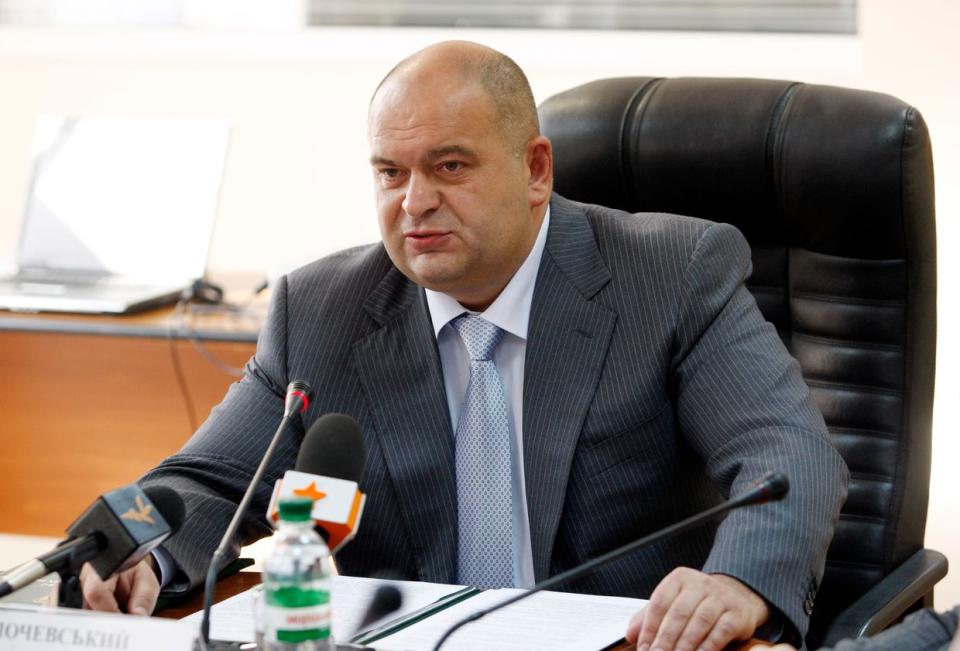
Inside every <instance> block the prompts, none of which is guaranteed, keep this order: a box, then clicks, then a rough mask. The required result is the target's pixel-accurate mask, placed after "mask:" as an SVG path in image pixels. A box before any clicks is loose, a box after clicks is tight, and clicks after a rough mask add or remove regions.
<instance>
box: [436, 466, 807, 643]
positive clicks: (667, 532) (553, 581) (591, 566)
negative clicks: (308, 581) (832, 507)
mask: <svg viewBox="0 0 960 651" xmlns="http://www.w3.org/2000/svg"><path fill="white" fill-rule="evenodd" d="M789 490H790V480H788V479H787V476H786V475H784V474H783V473H779V472H771V473H768V474H766V475H765V476H764V477H763V478H762V479H761V480H760V481H758V482H756V483H755V484H754V485H753V487H752V488H751V489H750V490H748V491H747V492H746V493H743V494H742V495H740V496H739V497H735V498H733V499H729V500H727V501H726V502H721V503H720V504H717V505H716V506H713V507H711V508H709V509H707V510H706V511H703V512H701V513H698V514H696V515H692V516H690V517H689V518H687V519H686V520H681V521H680V522H677V523H676V524H672V525H670V526H669V527H666V528H665V529H661V530H660V531H656V532H654V533H652V534H650V535H649V536H644V537H643V538H641V539H639V540H634V541H633V542H631V543H627V544H626V545H623V546H622V547H618V548H617V549H614V550H612V551H609V552H607V553H606V554H602V555H600V556H598V557H596V558H594V559H593V560H589V561H587V562H586V563H583V564H582V565H578V566H577V567H574V568H571V569H569V570H567V571H566V572H561V573H560V574H556V575H554V576H552V577H550V578H549V579H546V580H544V581H541V582H540V583H538V584H536V585H535V586H533V587H532V588H530V589H529V590H528V591H526V592H523V593H521V594H518V595H516V596H514V597H510V598H509V599H504V600H503V601H501V602H500V603H498V604H494V605H493V606H490V607H489V608H485V609H483V610H479V611H477V612H475V613H473V614H472V615H470V616H468V617H465V618H464V619H461V620H460V621H459V622H457V623H456V624H454V625H453V626H451V627H450V628H448V629H447V631H446V633H444V634H443V636H442V637H441V638H440V640H439V641H438V642H437V644H436V646H434V647H433V651H439V649H440V647H441V646H443V643H444V642H446V641H447V639H448V638H449V637H450V636H451V635H453V634H454V632H456V631H457V630H458V629H460V628H461V627H463V626H466V625H467V624H469V623H471V622H475V621H477V620H478V619H481V618H482V617H484V616H486V615H489V614H490V613H492V612H494V611H497V610H500V609H501V608H505V607H507V606H509V605H510V604H513V603H516V602H518V601H520V600H521V599H526V598H527V597H529V596H531V595H534V594H536V593H538V592H540V591H542V590H548V589H550V588H553V587H556V586H558V585H560V584H562V583H566V582H567V581H572V580H574V579H579V578H580V577H582V576H585V575H587V574H590V573H591V572H593V571H594V570H595V569H597V568H598V567H601V566H603V565H606V564H607V563H610V562H611V561H614V560H616V559H618V558H620V557H621V556H625V555H626V554H629V553H630V552H632V551H634V550H637V549H640V548H641V547H646V546H647V545H650V544H653V543H655V542H659V541H660V540H663V539H664V538H669V537H670V536H672V535H674V534H678V533H680V532H683V531H686V530H688V529H692V528H693V527H697V526H699V525H701V524H703V523H705V522H707V521H709V520H712V519H713V518H715V517H717V516H718V515H723V514H724V513H726V512H728V511H732V510H734V509H738V508H740V507H743V506H750V505H753V504H764V503H766V502H776V501H778V500H782V499H783V498H784V496H786V494H787V492H788V491H789Z"/></svg>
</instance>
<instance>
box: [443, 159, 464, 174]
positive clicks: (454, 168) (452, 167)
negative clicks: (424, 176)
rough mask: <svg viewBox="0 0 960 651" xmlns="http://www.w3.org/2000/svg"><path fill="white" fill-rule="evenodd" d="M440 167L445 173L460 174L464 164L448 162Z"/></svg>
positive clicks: (453, 161)
mask: <svg viewBox="0 0 960 651" xmlns="http://www.w3.org/2000/svg"><path fill="white" fill-rule="evenodd" d="M440 167H441V168H442V169H443V171H444V172H459V171H460V170H461V169H462V168H463V164H462V163H460V162H459V161H455V160H448V161H446V162H445V163H442V164H441V165H440Z"/></svg>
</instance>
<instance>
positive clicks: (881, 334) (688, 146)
mask: <svg viewBox="0 0 960 651" xmlns="http://www.w3.org/2000/svg"><path fill="white" fill-rule="evenodd" d="M540 118H541V122H542V128H543V132H544V133H545V134H546V135H547V136H549V137H550V138H551V140H552V141H553V143H554V149H555V173H556V185H555V189H556V191H557V192H559V193H560V194H562V195H564V196H566V197H567V198H569V199H575V200H578V201H585V202H589V203H598V204H603V205H607V206H612V207H616V208H622V209H624V210H628V211H631V212H638V211H659V212H671V213H679V214H685V215H694V216H697V217H702V218H705V219H710V220H713V221H718V222H728V223H731V224H734V225H735V226H737V227H738V228H739V229H740V230H741V231H742V232H743V233H744V235H745V236H746V238H747V239H748V240H749V242H750V244H751V246H752V247H753V266H754V269H753V276H752V278H751V280H750V282H749V287H750V289H751V291H752V292H753V294H754V296H755V297H756V299H757V303H758V304H759V306H760V309H761V310H762V311H763V314H764V315H765V316H766V317H767V319H768V320H769V321H770V322H772V323H773V324H774V325H775V326H776V327H777V329H778V330H779V332H780V335H781V337H782V338H783V341H784V342H785V343H786V345H787V347H788V348H789V350H790V352H791V353H792V354H793V355H794V356H795V357H796V358H797V359H798V360H799V361H800V365H801V367H802V369H803V374H804V377H805V378H806V380H807V382H808V384H809V385H810V388H811V390H812V392H813V395H814V397H815V399H816V401H817V404H818V405H819V407H820V409H821V410H822V412H823V415H824V417H825V418H826V421H827V424H828V426H829V428H830V432H831V434H832V436H833V440H834V442H835V443H836V446H837V448H838V449H839V450H840V452H841V453H842V455H843V458H844V459H845V460H846V462H847V464H848V466H849V467H850V471H851V475H852V479H851V483H850V491H849V497H848V499H847V503H846V505H845V506H844V507H843V511H842V513H841V516H840V523H839V525H838V527H837V531H836V535H835V536H834V540H833V544H832V546H831V548H830V552H829V555H828V560H827V569H826V576H825V578H824V580H823V582H822V584H821V588H820V590H819V594H818V596H817V599H816V606H815V607H813V616H812V622H811V631H810V635H809V636H808V644H810V645H811V648H816V647H817V646H820V645H821V644H833V643H835V642H836V641H837V640H838V639H841V638H844V637H851V636H862V635H869V634H872V633H874V632H876V631H878V630H881V629H883V628H885V627H887V626H888V625H890V624H891V623H893V622H895V621H897V620H898V619H899V618H900V617H901V616H902V615H903V614H904V613H905V612H907V611H909V610H911V609H914V608H916V607H918V606H919V605H921V604H922V605H931V604H932V596H933V586H934V584H935V583H936V582H937V581H939V580H940V579H941V578H942V577H943V576H944V575H945V574H946V571H947V562H946V558H944V557H943V555H942V554H940V553H938V552H934V551H931V550H926V549H924V547H923V534H924V526H925V523H926V514H927V496H928V486H929V479H930V425H931V413H932V406H933V385H934V365H935V351H936V235H935V227H934V203H933V196H934V194H933V166H932V161H931V154H930V138H929V136H928V133H927V129H926V126H925V124H924V122H923V118H922V117H921V116H920V113H919V112H918V111H917V110H916V109H914V108H913V107H911V106H909V105H907V104H904V103H903V102H901V101H900V100H897V99H895V98H893V97H890V96H887V95H881V94H878V93H871V92H865V91H859V90H851V89H845V88H834V87H829V86H814V85H808V84H800V83H793V82H787V81H772V80H759V79H687V78H677V79H656V78H649V77H633V78H624V79H604V80H600V81H595V82H591V83H588V84H585V85H583V86H579V87H577V88H574V89H572V90H569V91H566V92H564V93H560V94H559V95H555V96H554V97H551V98H550V99H548V100H546V101H545V102H544V103H543V104H542V105H541V107H540ZM810 605H811V607H812V606H813V604H810Z"/></svg>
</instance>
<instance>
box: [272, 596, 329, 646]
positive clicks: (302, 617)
mask: <svg viewBox="0 0 960 651" xmlns="http://www.w3.org/2000/svg"><path fill="white" fill-rule="evenodd" d="M265 593H266V594H265V597H266V600H265V601H266V603H265V604H264V609H263V610H264V634H265V635H266V637H267V639H270V640H275V641H278V642H304V641H307V640H323V639H326V638H328V637H330V593H329V591H327V590H310V589H304V588H299V587H289V586H288V587H281V588H277V589H275V590H266V591H265Z"/></svg>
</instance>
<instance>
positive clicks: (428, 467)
mask: <svg viewBox="0 0 960 651" xmlns="http://www.w3.org/2000/svg"><path fill="white" fill-rule="evenodd" d="M369 141H370V149H371V164H372V167H373V173H374V184H375V189H376V198H377V211H378V215H379V221H380V229H381V234H382V238H383V242H382V244H377V245H371V246H367V247H360V248H356V249H352V250H349V251H345V252H342V253H339V254H335V255H333V256H330V257H328V258H325V259H323V260H320V261H318V262H315V263H313V264H311V265H308V266H307V267H304V268H302V269H299V270H297V271H295V272H293V273H292V274H290V275H289V277H287V278H285V279H282V280H281V281H280V282H279V283H278V284H277V286H276V288H275V290H274V293H273V299H272V306H271V310H270V314H269V316H268V320H267V323H266V324H265V326H264V329H263V331H262V333H261V336H260V340H259V343H258V348H257V353H256V355H255V357H254V358H253V359H252V360H251V361H250V363H249V364H248V366H247V370H246V375H245V377H244V379H243V380H242V381H240V382H239V383H237V384H235V385H234V386H233V387H231V389H230V391H229V393H228V394H227V397H226V398H225V400H224V401H223V403H222V404H221V405H220V406H218V407H217V408H216V409H215V410H214V411H213V413H212V414H211V417H210V418H209V419H208V421H207V422H206V423H205V424H204V425H203V426H202V427H201V428H200V430H199V431H198V432H197V433H196V434H195V436H194V437H193V438H192V439H191V440H190V441H189V442H188V443H187V444H186V445H185V446H184V448H183V450H181V452H180V453H178V454H177V455H175V456H173V457H171V458H169V459H167V460H166V461H164V462H163V463H162V464H161V465H160V466H159V467H158V468H157V469H155V470H154V471H152V472H151V473H149V474H148V475H147V476H146V477H145V479H144V482H145V483H163V484H166V485H169V486H172V487H173V488H175V489H177V490H178V491H179V492H180V493H181V494H182V495H183V496H184V499H185V501H186V503H187V513H188V514H187V519H186V522H185V524H184V526H183V528H182V529H181V532H180V533H179V534H178V535H177V536H175V537H174V538H172V539H171V540H170V541H168V543H167V544H166V545H165V549H166V551H165V552H164V553H163V554H162V555H161V556H164V555H168V556H169V557H170V559H172V561H174V562H175V565H176V568H175V569H177V570H178V573H177V576H175V577H173V578H172V579H171V577H170V576H169V575H171V574H172V572H171V571H168V572H166V573H163V572H161V574H166V575H167V576H164V577H163V579H162V580H163V581H164V582H167V583H169V584H170V585H169V586H168V588H169V587H178V586H181V585H182V587H189V586H196V585H198V584H200V583H201V582H202V578H203V575H204V573H205V571H206V565H207V563H208V562H209V559H210V555H211V552H212V550H213V548H214V547H215V546H216V543H217V540H218V539H219V537H220V536H221V534H222V532H223V531H224V529H225V528H226V524H227V522H228V521H229V519H230V517H231V514H232V512H233V508H234V505H235V503H236V502H237V501H238V500H239V497H240V495H241V493H242V491H243V489H244V487H245V484H246V482H247V481H248V480H249V478H250V476H251V475H252V473H253V470H254V468H255V467H256V465H257V463H258V461H259V459H260V458H261V456H262V455H263V452H264V450H265V448H266V445H267V443H268V439H269V432H271V431H272V428H273V426H274V425H275V423H276V422H278V421H279V419H280V414H281V411H282V399H281V398H282V395H283V391H284V387H285V386H286V384H287V382H288V381H290V380H291V379H294V378H304V379H306V380H308V381H309V382H310V383H311V384H312V385H313V386H314V388H315V391H316V396H317V397H316V400H315V401H314V404H313V406H312V407H311V409H310V410H309V411H308V412H307V414H305V415H304V417H303V422H302V423H301V427H300V428H299V429H298V431H297V432H296V433H294V434H292V435H290V436H288V437H287V438H285V439H284V440H283V441H281V443H280V445H279V447H278V449H277V452H276V455H275V457H274V460H273V462H272V464H271V465H270V468H269V469H268V471H267V473H266V478H265V479H266V481H265V482H264V483H263V484H262V485H261V486H259V487H258V493H257V496H256V500H255V503H254V505H253V508H252V509H251V510H250V515H249V517H248V518H247V520H246V522H245V524H244V526H243V527H242V530H241V534H240V540H238V541H237V543H238V544H239V543H240V542H249V541H251V540H253V539H255V538H257V537H260V536H263V535H266V534H268V533H269V529H268V527H267V526H266V524H265V522H264V520H263V511H264V509H265V507H266V504H267V500H268V498H269V493H270V486H271V485H272V483H273V481H274V480H275V479H277V478H278V477H279V476H281V475H282V473H283V472H284V471H285V470H286V469H289V468H290V467H292V466H293V462H294V458H295V455H296V453H297V449H298V447H299V444H300V441H301V440H302V436H303V431H304V429H305V428H308V427H309V426H310V424H311V423H312V422H313V421H314V420H316V418H317V417H318V416H320V415H321V414H323V413H326V412H344V413H348V414H351V415H352V416H354V417H355V418H356V419H357V420H358V421H359V423H360V424H361V426H362V429H363V433H364V438H365V442H366V446H367V460H366V468H365V475H364V482H363V484H364V485H363V488H364V490H365V492H366V493H367V494H368V496H369V497H368V502H367V507H366V511H365V514H364V521H363V525H362V527H361V529H360V532H359V534H358V536H357V538H356V540H355V541H354V542H352V543H351V544H350V545H349V546H348V547H347V548H345V549H344V550H343V551H342V552H341V553H340V554H339V555H338V558H337V561H338V565H339V567H340V570H341V571H342V572H343V573H346V574H360V575H366V574H371V573H375V572H378V571H384V570H390V571H393V572H395V573H399V574H401V575H402V576H404V577H406V578H411V579H420V580H425V581H436V582H447V583H450V582H469V583H478V584H481V585H489V586H497V585H504V584H511V585H521V586H524V585H530V584H532V583H533V582H534V581H538V580H542V579H545V578H546V577H548V576H551V575H553V574H556V573H558V572H560V571H562V570H564V569H567V568H570V567H572V566H574V565H576V564H579V563H581V562H583V561H585V560H587V559H590V558H592V557H595V556H597V555H599V554H601V553H603V552H605V551H608V550H610V549H612V548H614V547H616V546H619V545H621V544H624V543H626V542H628V541H630V540H633V539H636V538H638V537H640V536H642V535H644V534H646V533H650V532H652V531H654V530H656V529H658V528H660V527H662V526H664V525H667V524H669V523H672V522H674V521H676V520H678V519H680V518H682V517H684V516H687V515H690V514H692V513H694V512H696V511H698V510H701V509H703V508H705V507H707V506H709V505H712V504H714V503H716V502H717V501H718V500H719V499H720V498H721V497H722V496H725V495H730V494H736V493H739V492H742V491H743V490H745V489H747V488H748V487H749V486H750V485H751V483H752V482H753V481H755V480H756V479H758V478H759V477H761V476H762V475H764V474H765V473H766V472H768V471H770V470H780V471H783V472H784V473H786V474H787V475H788V476H790V478H791V480H792V484H793V490H792V491H791V493H790V495H789V496H788V498H787V499H786V500H785V501H783V502H781V503H777V504H768V505H763V506H759V507H754V508H752V509H745V510H741V511H739V512H735V513H733V514H731V515H730V516H729V517H728V518H727V519H726V520H725V521H724V522H723V523H722V524H721V525H720V526H719V527H715V528H709V527H707V528H704V529H702V530H700V531H696V532H694V533H691V534H689V535H686V536H684V537H682V538H679V539H673V540H669V541H666V542H663V543H661V544H659V545H654V546H653V547H651V548H648V549H645V550H643V551H642V552H638V553H636V554H633V555H631V556H630V557H628V558H624V559H621V560H620V561H618V562H616V563H613V564H611V565H609V566H608V567H606V568H603V569H601V570H599V571H597V572H596V573H595V574H594V575H593V576H591V577H589V578H586V579H583V580H582V581H579V582H578V583H576V584H573V585H571V586H569V589H572V590H577V591H583V592H593V593H604V594H618V595H629V596H637V597H650V598H651V602H650V604H649V606H648V607H647V608H645V609H644V610H643V611H642V612H641V613H638V615H637V617H636V618H635V619H634V621H633V622H632V623H631V625H630V628H629V631H628V638H629V639H630V640H631V641H634V640H636V641H637V642H638V646H639V647H640V648H642V649H647V648H649V649H656V648H659V649H672V648H678V649H683V648H689V649H692V648H703V649H721V648H723V647H724V646H725V645H726V644H727V643H728V642H729V641H730V640H733V639H741V638H746V637H749V636H750V635H751V634H753V633H754V631H755V629H757V628H758V627H761V626H764V625H766V626H767V627H769V628H770V629H771V630H772V632H773V636H774V637H776V636H777V635H779V634H781V633H784V632H793V633H794V634H799V635H802V634H803V633H804V632H805V630H806V627H807V619H808V616H809V614H810V604H811V603H812V600H813V596H814V593H815V592H816V586H817V583H818V581H819V579H820V577H821V575H822V571H823V565H824V558H825V553H826V548H827V545H828V543H829V541H830V538H831V535H832V532H833V526H834V524H835V522H836V519H837V517H838V513H839V508H840V505H841V503H842V501H843V499H844V497H845V491H846V479H847V470H846V468H845V466H844V464H843V462H842V460H841V459H840V457H839V455H838V454H837V453H836V451H835V450H834V449H833V447H832V446H831V444H830V442H829V440H828V437H827V435H826V431H825V426H824V423H823V420H822V418H821V417H820V415H819V413H818V412H817V410H816V408H815V407H814V405H813V403H812V401H811V398H810V395H809V392H808V390H807V387H806V386H805V384H804V382H803V380H802V378H801V376H800V373H799V370H798V366H797V364H796V362H795V361H794V360H792V359H791V358H790V356H789V355H788V354H787V352H786V350H785V349H784V347H783V345H782V343H781V342H780V340H779V338H778V336H777V334H776V332H775V330H774V328H773V327H772V326H771V325H770V324H768V323H766V322H765V321H764V319H763V318H762V316H761V315H760V313H759V311H758V310H757V307H756V304H755V303H754V301H753V299H752V297H751V296H750V294H749V292H748V291H747V290H746V288H745V287H744V279H745V278H746V277H747V275H748V274H749V271H750V255H749V249H748V246H747V244H746V242H745V241H744V240H743V238H742V236H741V235H740V234H739V233H738V232H737V231H736V230H735V229H734V228H732V227H730V226H726V225H718V224H711V223H709V222H705V221H702V220H696V219H690V218H683V217H676V216H670V215H653V214H642V215H628V214H624V213H621V212H618V211H614V210H609V209H606V208H602V207H599V206H589V205H583V204H577V203H574V202H571V201H567V200H565V199H563V198H562V197H559V196H557V195H554V194H552V182H553V177H552V160H553V159H552V150H551V145H550V142H549V140H547V138H545V137H544V136H542V135H540V134H539V127H538V123H537V116H536V108H535V105H534V101H533V97H532V94H531V92H530V89H529V85H528V84H527V81H526V78H525V77H524V75H523V73H522V71H520V69H519V68H518V67H517V66H516V64H514V63H513V62H512V61H511V60H510V59H508V58H507V57H505V56H503V55H501V54H500V53H497V52H494V51H492V50H489V49H488V48H484V47H482V46H479V45H476V44H471V43H462V42H453V43H441V44H439V45H436V46H433V47H430V48H427V49H426V50H424V51H422V52H419V53H417V54H415V55H413V56H412V57H410V58H408V59H406V60H404V61H403V62H401V63H400V64H399V65H398V66H397V67H396V68H395V69H394V70H393V71H391V72H390V74H388V75H387V77H386V78H385V79H384V81H383V82H382V83H381V85H380V86H379V87H378V89H377V91H376V92H375V94H374V97H373V100H372V102H371V105H370V112H369ZM464 313H466V316H464ZM478 341H481V342H483V346H481V345H480V344H478V343H477V342H478ZM484 346H485V347H486V348H485V352H481V350H480V349H481V348H482V347H484ZM484 437H487V438H484ZM496 437H502V438H496ZM491 440H495V441H496V443H495V444H490V441H491ZM484 446H486V447H484ZM477 450H481V451H482V452H481V453H477ZM492 477H498V478H499V479H498V480H492V479H490V478H492ZM498 517H499V520H498V519H497V518H498ZM170 559H168V560H170ZM84 587H85V595H86V598H87V600H88V602H89V603H90V604H91V605H92V606H94V607H98V608H104V609H117V608H119V607H122V606H124V605H125V606H126V609H127V610H129V611H135V610H137V609H141V610H146V609H149V608H151V607H152V605H153V602H154V599H155V597H156V591H157V581H156V579H155V578H154V574H153V572H152V571H151V570H150V569H149V567H147V566H146V565H144V566H143V567H141V568H136V569H134V570H131V571H130V573H128V574H127V575H125V576H124V577H121V578H120V580H119V581H115V582H111V583H109V584H107V585H103V584H100V583H99V582H98V580H97V579H96V577H95V576H93V575H92V573H90V572H87V573H86V574H85V576H84ZM794 639H796V638H794Z"/></svg>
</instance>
